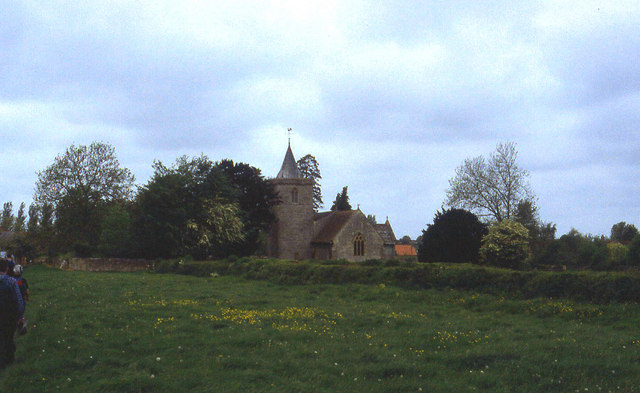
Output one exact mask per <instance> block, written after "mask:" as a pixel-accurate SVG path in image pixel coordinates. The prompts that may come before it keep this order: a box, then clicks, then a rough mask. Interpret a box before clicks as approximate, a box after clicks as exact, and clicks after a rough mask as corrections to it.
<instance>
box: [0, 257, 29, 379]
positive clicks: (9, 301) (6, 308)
mask: <svg viewBox="0 0 640 393" xmlns="http://www.w3.org/2000/svg"><path fill="white" fill-rule="evenodd" d="M8 272H9V261H7V260H6V259H2V260H0V369H2V368H4V367H6V366H7V365H8V364H10V363H12V362H13V360H14V357H15V353H16V344H15V342H14V340H13V335H14V333H15V330H16V326H17V325H18V321H20V320H22V318H23V316H24V301H23V300H22V294H21V293H20V288H19V287H18V282H17V281H16V280H15V279H14V278H13V277H9V276H8V275H7V273H8Z"/></svg>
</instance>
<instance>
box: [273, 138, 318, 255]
mask: <svg viewBox="0 0 640 393" xmlns="http://www.w3.org/2000/svg"><path fill="white" fill-rule="evenodd" d="M270 182H271V184H273V186H274V188H275V191H276V192H277V193H278V196H279V197H280V204H279V205H277V206H275V207H274V209H273V213H274V215H275V217H276V219H275V222H274V223H273V225H272V227H271V230H270V231H269V239H268V245H267V248H268V252H269V256H271V257H275V258H282V259H309V258H311V240H312V237H313V217H314V214H315V213H314V211H313V179H305V178H303V177H302V175H301V174H300V171H298V165H297V163H296V160H295V158H294V157H293V152H292V151H291V143H289V147H288V148H287V153H286V154H285V156H284V161H283V162H282V167H281V168H280V172H278V175H277V176H276V177H275V178H274V179H270Z"/></svg>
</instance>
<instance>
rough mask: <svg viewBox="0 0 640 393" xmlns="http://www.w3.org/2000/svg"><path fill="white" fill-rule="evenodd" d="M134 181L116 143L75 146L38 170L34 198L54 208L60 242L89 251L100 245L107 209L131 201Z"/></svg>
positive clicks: (63, 245) (68, 246)
mask: <svg viewBox="0 0 640 393" xmlns="http://www.w3.org/2000/svg"><path fill="white" fill-rule="evenodd" d="M133 182H134V176H133V175H132V174H131V171H129V169H126V168H123V167H121V166H120V163H119V161H118V159H117V157H116V154H115V148H114V147H113V146H111V145H109V144H106V143H102V142H93V143H91V144H90V145H89V146H85V145H81V146H75V145H71V146H70V147H68V148H67V150H66V151H65V153H64V154H61V155H58V156H57V157H56V158H55V159H54V162H53V164H51V165H50V166H49V167H47V168H46V169H45V170H43V171H41V172H38V181H37V183H36V191H35V195H34V200H35V201H36V203H37V204H39V205H41V206H42V205H44V204H50V205H52V206H53V207H54V212H55V221H56V229H57V233H58V234H59V235H60V238H59V239H58V241H59V243H60V245H61V246H62V247H63V248H64V249H67V250H69V249H76V251H80V253H81V254H86V253H91V252H93V250H95V249H96V247H97V242H98V238H99V234H100V228H101V223H102V218H103V216H104V214H105V213H106V211H107V210H108V209H107V208H108V207H109V206H111V205H112V204H114V203H117V202H122V201H126V200H128V199H129V198H130V197H131V196H132V188H133Z"/></svg>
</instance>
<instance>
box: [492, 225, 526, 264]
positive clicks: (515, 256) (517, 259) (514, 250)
mask: <svg viewBox="0 0 640 393" xmlns="http://www.w3.org/2000/svg"><path fill="white" fill-rule="evenodd" d="M528 252H529V233H528V231H527V228H525V227H524V226H523V225H522V224H520V223H517V222H515V221H511V220H504V221H501V222H498V223H496V224H494V225H493V226H492V227H491V228H490V229H489V233H487V234H486V235H485V236H484V237H483V238H482V246H481V247H480V262H481V263H483V264H486V265H494V266H499V267H505V268H510V269H522V268H523V267H524V261H525V259H526V257H527V254H528Z"/></svg>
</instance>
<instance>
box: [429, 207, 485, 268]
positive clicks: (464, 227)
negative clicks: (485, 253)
mask: <svg viewBox="0 0 640 393" xmlns="http://www.w3.org/2000/svg"><path fill="white" fill-rule="evenodd" d="M486 233H487V227H486V226H485V225H484V224H483V223H481V222H480V221H479V220H478V217H476V215H475V214H473V213H471V212H469V211H466V210H464V209H453V208H452V209H449V210H443V211H442V212H436V215H435V217H434V218H433V224H429V225H428V227H427V229H426V230H424V231H422V241H421V242H420V245H419V247H418V259H419V260H420V261H421V262H477V261H478V250H479V249H480V244H481V240H482V236H484V235H485V234H486Z"/></svg>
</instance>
